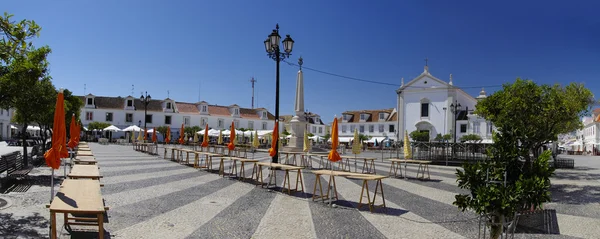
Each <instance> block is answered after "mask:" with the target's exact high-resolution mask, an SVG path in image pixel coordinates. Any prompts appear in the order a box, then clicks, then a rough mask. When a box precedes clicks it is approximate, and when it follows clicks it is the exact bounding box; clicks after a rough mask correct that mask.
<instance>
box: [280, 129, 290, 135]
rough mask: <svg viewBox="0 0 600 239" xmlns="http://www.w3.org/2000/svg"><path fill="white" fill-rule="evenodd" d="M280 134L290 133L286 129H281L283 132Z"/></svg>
mask: <svg viewBox="0 0 600 239" xmlns="http://www.w3.org/2000/svg"><path fill="white" fill-rule="evenodd" d="M281 134H283V135H285V136H288V135H290V132H288V131H287V129H283V132H282V133H281Z"/></svg>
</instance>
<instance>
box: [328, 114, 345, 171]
mask: <svg viewBox="0 0 600 239" xmlns="http://www.w3.org/2000/svg"><path fill="white" fill-rule="evenodd" d="M339 143H340V141H339V139H338V120H337V117H336V118H335V119H333V126H331V151H329V155H328V156H327V158H328V159H329V161H331V162H337V161H340V160H341V159H342V157H340V154H339V153H338V152H337V147H338V145H339Z"/></svg>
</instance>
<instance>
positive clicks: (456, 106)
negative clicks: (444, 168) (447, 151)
mask: <svg viewBox="0 0 600 239" xmlns="http://www.w3.org/2000/svg"><path fill="white" fill-rule="evenodd" d="M461 107H462V106H461V105H460V103H458V100H454V103H452V104H450V113H452V114H453V115H454V124H453V125H454V127H453V128H454V129H453V130H452V133H453V134H454V141H453V142H452V143H453V144H452V158H454V155H455V148H456V131H457V129H456V120H457V119H458V116H459V115H460V109H461ZM447 164H448V163H447V162H446V165H447Z"/></svg>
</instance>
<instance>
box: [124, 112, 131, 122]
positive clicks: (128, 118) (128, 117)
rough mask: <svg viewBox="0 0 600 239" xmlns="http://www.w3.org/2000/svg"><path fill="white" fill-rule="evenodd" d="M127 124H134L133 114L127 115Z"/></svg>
mask: <svg viewBox="0 0 600 239" xmlns="http://www.w3.org/2000/svg"><path fill="white" fill-rule="evenodd" d="M125 122H127V123H131V122H133V114H131V113H128V114H125Z"/></svg>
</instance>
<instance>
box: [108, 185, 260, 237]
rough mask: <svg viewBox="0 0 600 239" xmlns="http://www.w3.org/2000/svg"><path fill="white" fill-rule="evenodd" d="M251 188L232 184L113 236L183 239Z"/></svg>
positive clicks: (250, 186) (251, 187)
mask: <svg viewBox="0 0 600 239" xmlns="http://www.w3.org/2000/svg"><path fill="white" fill-rule="evenodd" d="M253 188H254V186H252V185H248V184H243V183H234V184H232V185H230V186H228V187H226V188H223V189H221V190H219V191H217V192H214V193H212V194H210V195H207V196H206V197H203V198H201V199H199V200H196V201H193V202H191V203H189V204H187V205H185V206H182V207H179V208H177V209H174V210H171V211H169V212H166V213H164V214H160V215H159V216H156V217H153V218H149V219H148V220H146V221H143V222H141V223H138V224H135V225H133V226H130V227H127V228H124V229H122V230H119V231H117V232H115V235H117V236H118V237H119V238H184V237H186V236H188V235H190V234H191V233H193V232H194V231H195V230H196V229H197V228H199V227H201V226H202V225H204V224H205V223H207V222H208V221H210V220H211V219H212V218H213V217H215V216H216V215H217V214H219V213H220V212H221V211H222V210H224V209H225V208H227V207H228V206H229V205H231V204H232V203H234V202H235V201H236V200H238V199H239V198H240V197H242V196H244V195H245V194H247V193H249V192H250V191H251V190H252V189H253ZM190 212H198V213H190ZM148 232H152V234H151V235H150V234H148Z"/></svg>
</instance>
